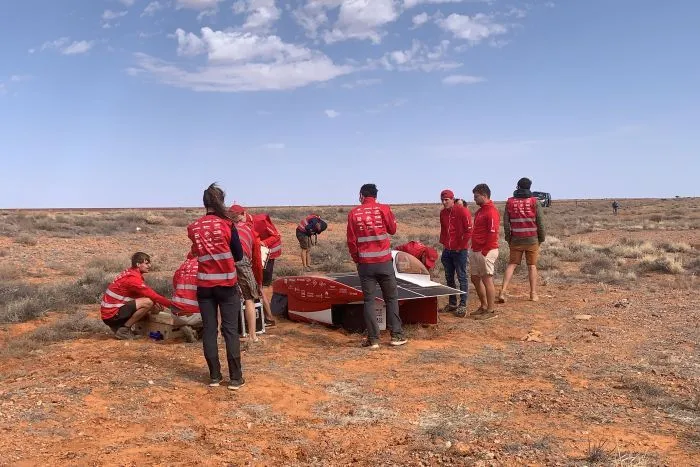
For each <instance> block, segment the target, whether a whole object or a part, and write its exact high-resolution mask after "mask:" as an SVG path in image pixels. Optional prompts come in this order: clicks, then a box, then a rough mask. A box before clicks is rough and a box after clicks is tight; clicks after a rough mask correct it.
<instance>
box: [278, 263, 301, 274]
mask: <svg viewBox="0 0 700 467" xmlns="http://www.w3.org/2000/svg"><path fill="white" fill-rule="evenodd" d="M301 274H302V270H301V264H297V263H293V264H289V262H287V261H285V262H283V263H282V264H279V265H277V264H275V270H274V276H275V278H278V277H286V276H299V275H301Z"/></svg>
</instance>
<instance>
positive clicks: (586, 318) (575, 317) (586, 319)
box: [574, 315, 593, 321]
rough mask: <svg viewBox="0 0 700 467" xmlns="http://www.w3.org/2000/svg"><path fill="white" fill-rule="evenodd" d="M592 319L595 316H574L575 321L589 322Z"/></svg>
mask: <svg viewBox="0 0 700 467" xmlns="http://www.w3.org/2000/svg"><path fill="white" fill-rule="evenodd" d="M591 318H593V316H591V315H576V316H574V319H577V320H579V321H588V320H589V319H591Z"/></svg>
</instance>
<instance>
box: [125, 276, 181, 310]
mask: <svg viewBox="0 0 700 467" xmlns="http://www.w3.org/2000/svg"><path fill="white" fill-rule="evenodd" d="M129 288H130V289H131V290H132V291H133V292H135V293H134V295H137V296H139V297H148V298H150V299H151V300H153V301H154V302H155V303H158V304H160V305H163V306H165V307H171V306H173V302H171V301H170V300H168V299H167V298H165V297H163V296H162V295H159V294H158V292H156V291H155V290H153V289H152V288H150V287H149V286H147V285H146V283H145V282H130V283H129Z"/></svg>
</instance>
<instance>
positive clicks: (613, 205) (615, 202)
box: [612, 200, 620, 216]
mask: <svg viewBox="0 0 700 467" xmlns="http://www.w3.org/2000/svg"><path fill="white" fill-rule="evenodd" d="M612 208H613V215H615V216H617V210H618V209H620V203H618V202H617V200H614V201H613V202H612Z"/></svg>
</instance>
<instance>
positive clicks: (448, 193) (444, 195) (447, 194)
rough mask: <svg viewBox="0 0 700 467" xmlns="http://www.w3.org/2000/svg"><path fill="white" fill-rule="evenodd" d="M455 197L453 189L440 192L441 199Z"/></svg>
mask: <svg viewBox="0 0 700 467" xmlns="http://www.w3.org/2000/svg"><path fill="white" fill-rule="evenodd" d="M445 198H449V199H455V194H454V193H453V192H452V190H442V191H441V192H440V199H445Z"/></svg>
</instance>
